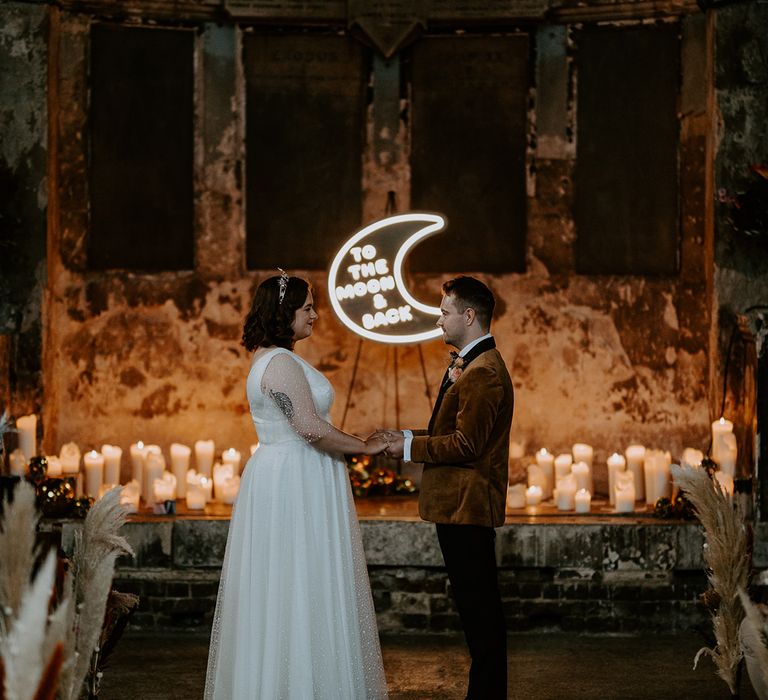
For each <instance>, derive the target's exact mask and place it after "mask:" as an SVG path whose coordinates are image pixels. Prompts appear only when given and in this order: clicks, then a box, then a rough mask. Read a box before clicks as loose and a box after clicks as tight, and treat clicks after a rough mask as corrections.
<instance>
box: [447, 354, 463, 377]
mask: <svg viewBox="0 0 768 700" xmlns="http://www.w3.org/2000/svg"><path fill="white" fill-rule="evenodd" d="M464 364H465V363H464V358H463V357H461V356H460V355H459V353H457V352H451V364H450V365H448V381H449V382H450V383H451V384H455V383H456V381H457V380H458V379H459V377H460V376H461V374H462V372H463V371H464Z"/></svg>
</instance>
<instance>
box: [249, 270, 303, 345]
mask: <svg viewBox="0 0 768 700" xmlns="http://www.w3.org/2000/svg"><path fill="white" fill-rule="evenodd" d="M311 289H312V287H311V286H310V284H309V282H307V280H305V279H302V278H301V277H289V278H288V284H287V286H286V288H285V296H284V297H283V300H282V302H281V301H280V276H279V275H276V276H275V277H270V278H269V279H266V280H264V281H263V282H262V283H261V284H260V285H259V288H258V289H257V290H256V294H254V296H253V302H251V310H250V311H249V312H248V315H247V316H246V317H245V324H244V326H243V345H244V346H245V349H246V350H250V351H253V350H256V348H268V347H271V346H272V345H276V346H277V347H279V348H288V349H289V350H290V349H291V348H292V347H293V329H292V328H291V324H292V323H293V320H294V318H295V317H296V310H297V309H300V308H301V307H302V306H304V302H305V301H306V300H307V294H308V293H309V292H310V290H311Z"/></svg>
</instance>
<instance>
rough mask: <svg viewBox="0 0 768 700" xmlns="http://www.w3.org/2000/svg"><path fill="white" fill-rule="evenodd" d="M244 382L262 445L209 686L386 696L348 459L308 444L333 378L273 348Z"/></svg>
mask: <svg viewBox="0 0 768 700" xmlns="http://www.w3.org/2000/svg"><path fill="white" fill-rule="evenodd" d="M247 392H248V402H249V404H250V408H251V415H252V417H253V422H254V423H255V425H256V430H257V432H258V435H259V448H258V449H257V450H256V452H254V454H253V455H252V456H251V458H250V459H249V460H248V463H247V465H246V467H245V470H244V473H243V476H242V483H241V487H240V492H239V494H238V497H237V503H236V505H235V507H234V510H233V513H232V521H231V524H230V527H229V537H228V539H227V549H226V553H225V555H224V565H223V567H222V571H221V582H220V584H219V594H218V601H217V603H216V612H215V614H214V620H213V630H212V633H211V645H210V653H209V656H208V673H207V677H206V684H205V698H206V700H208V699H210V700H247V699H257V698H258V699H259V700H282V699H285V700H311V699H316V700H363V699H372V700H373V699H375V700H379V699H381V698H386V697H387V686H386V680H385V678H384V669H383V665H382V660H381V649H380V647H379V638H378V631H377V627H376V616H375V613H374V610H373V601H372V598H371V591H370V584H369V582H368V572H367V569H366V563H365V554H364V552H363V547H362V542H361V538H360V528H359V525H358V522H357V514H356V512H355V505H354V501H353V500H352V492H351V489H350V485H349V477H348V476H347V469H346V465H345V463H344V461H343V459H342V457H341V455H335V454H329V453H327V452H323V451H322V450H320V449H317V448H316V447H314V446H313V443H314V442H315V441H316V440H317V439H319V438H320V437H322V436H323V435H325V434H327V433H328V432H330V431H331V430H333V428H332V427H331V426H330V423H329V422H328V421H329V418H328V411H329V409H330V407H331V404H332V402H333V388H332V387H331V385H330V383H329V382H328V380H327V379H326V378H325V377H324V376H323V375H322V374H321V373H320V372H318V371H317V370H316V369H314V368H313V367H312V366H310V365H309V364H307V363H306V362H305V361H304V360H302V359H301V358H300V357H298V355H295V354H294V353H292V352H290V351H289V350H285V349H282V348H276V349H274V350H271V351H268V352H266V353H265V354H263V355H261V356H260V357H258V358H257V359H256V360H255V361H254V363H253V365H252V366H251V370H250V373H249V375H248V381H247Z"/></svg>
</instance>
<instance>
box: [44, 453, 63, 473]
mask: <svg viewBox="0 0 768 700" xmlns="http://www.w3.org/2000/svg"><path fill="white" fill-rule="evenodd" d="M45 459H46V460H47V461H48V469H47V471H46V474H47V475H48V476H50V477H52V478H54V477H55V478H58V477H60V476H61V460H60V459H59V458H58V457H57V456H56V455H48V456H47V457H46V458H45Z"/></svg>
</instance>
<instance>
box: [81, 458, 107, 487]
mask: <svg viewBox="0 0 768 700" xmlns="http://www.w3.org/2000/svg"><path fill="white" fill-rule="evenodd" d="M83 466H84V468H85V494H86V496H90V497H91V498H98V497H99V492H100V491H101V485H102V484H103V483H104V455H102V454H101V453H99V452H96V450H91V451H90V452H86V453H85V455H84V456H83Z"/></svg>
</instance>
